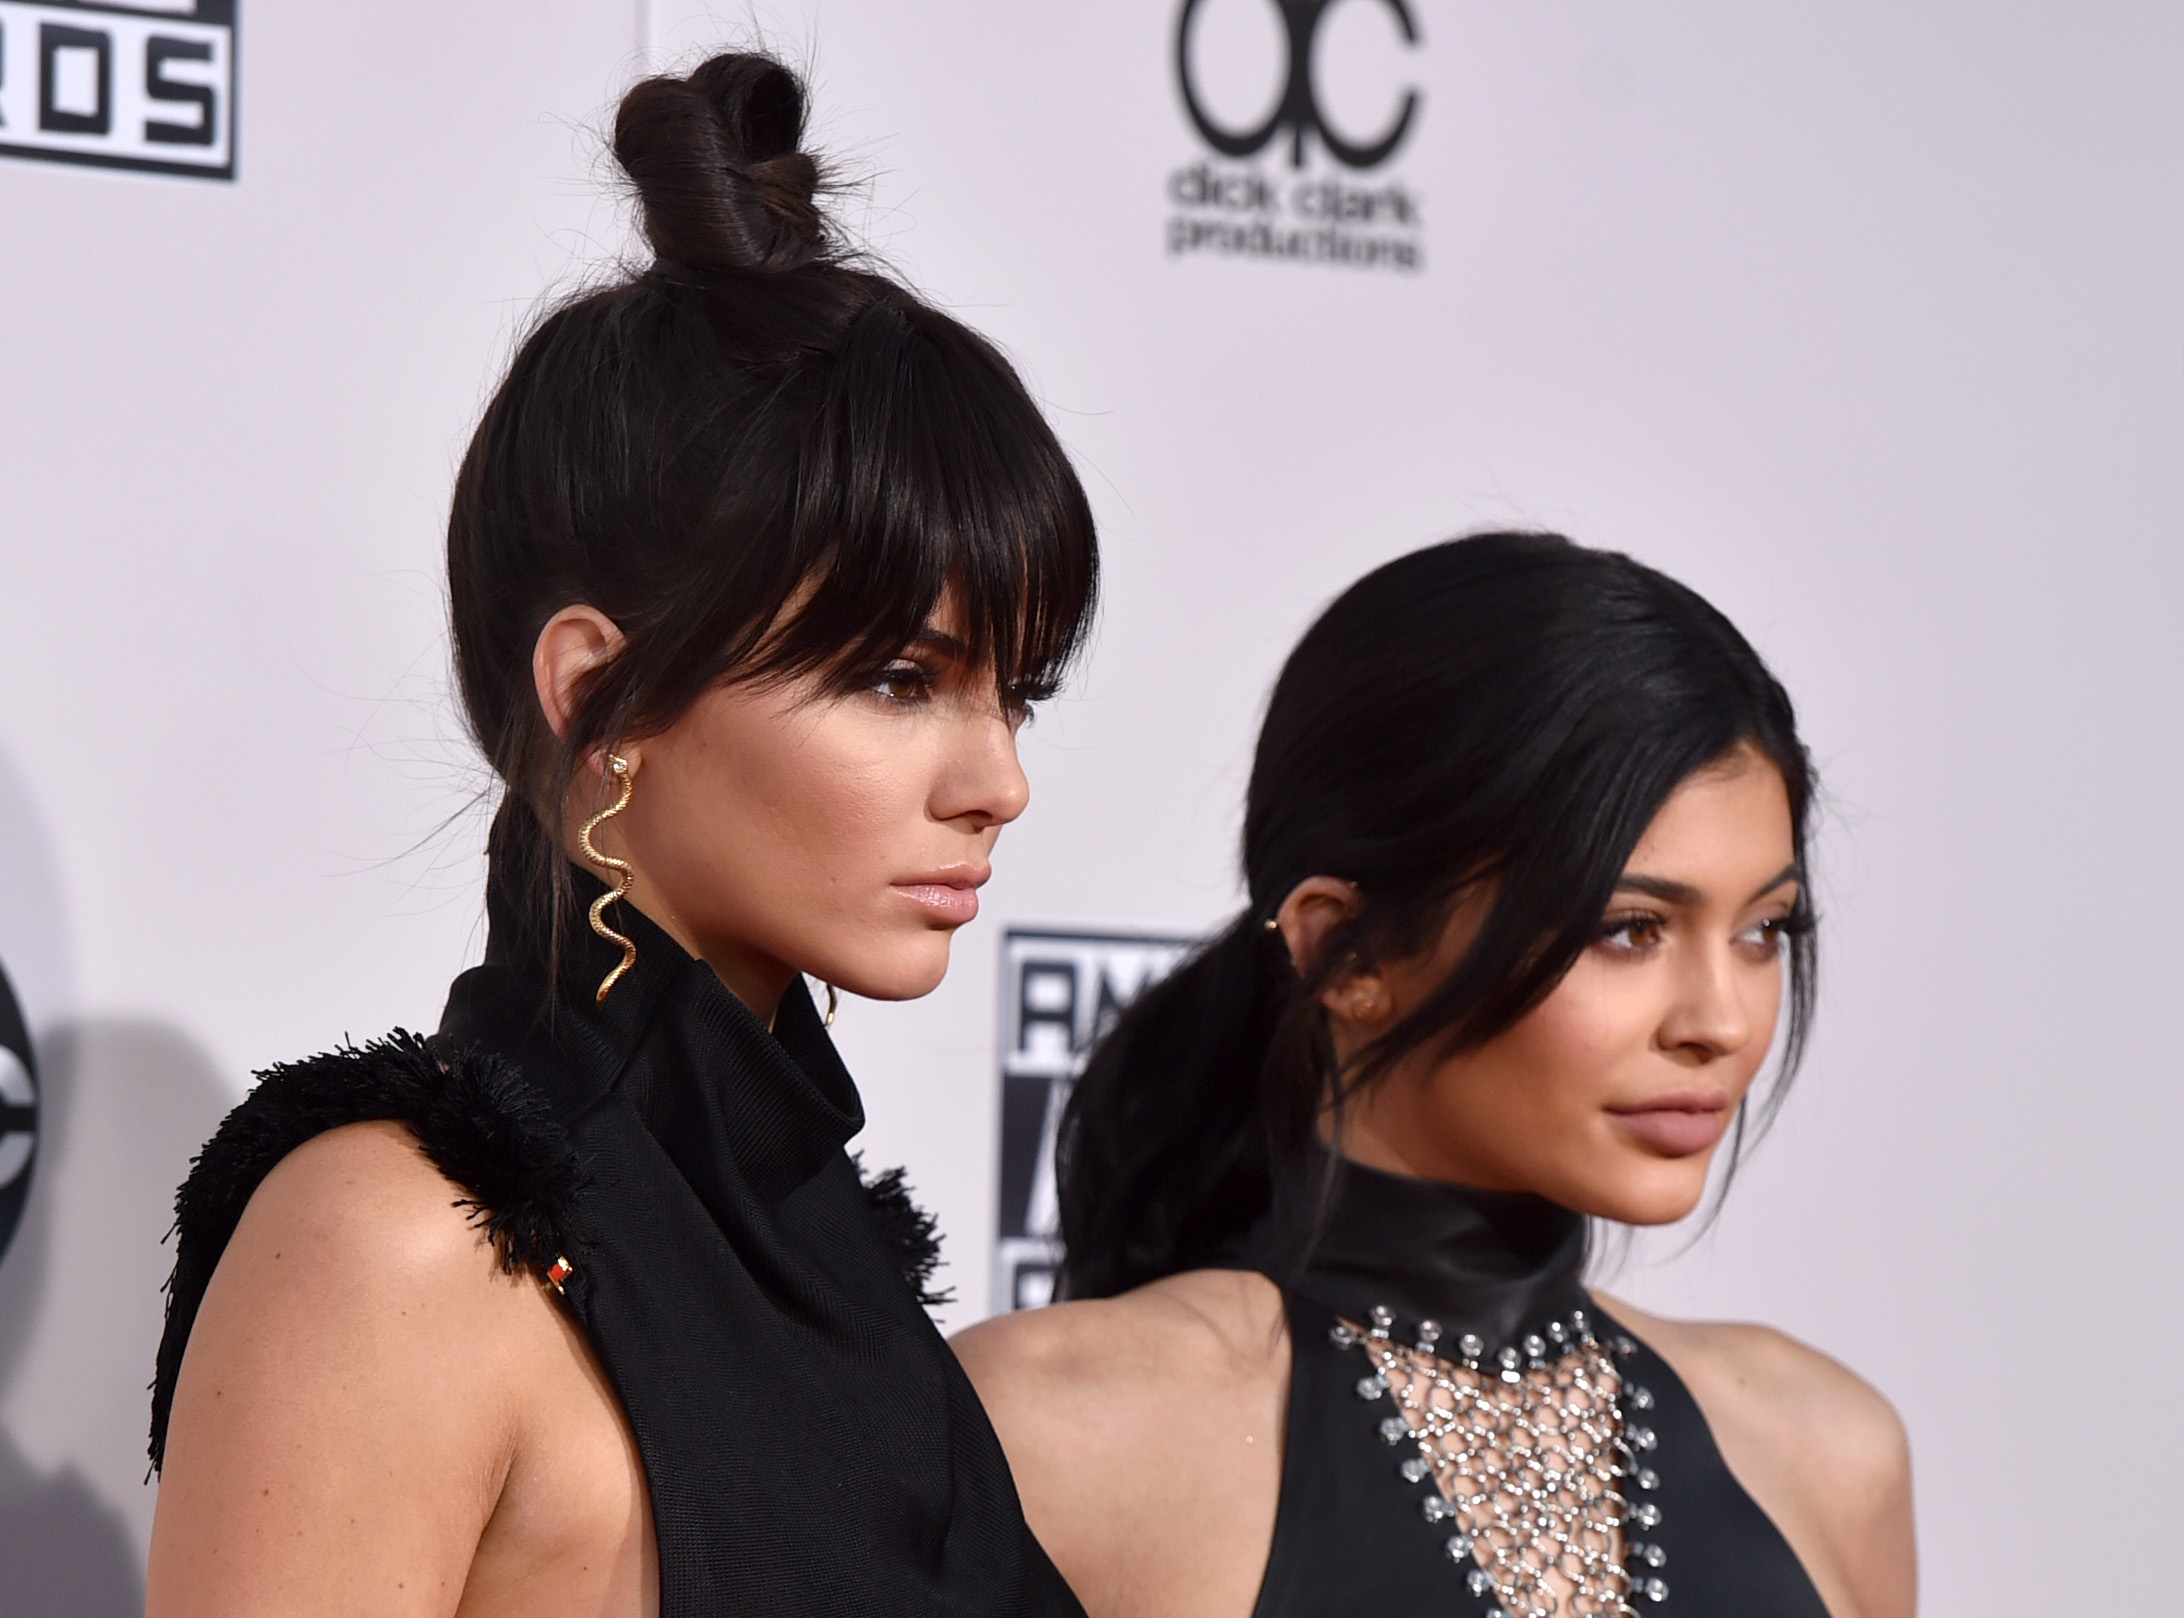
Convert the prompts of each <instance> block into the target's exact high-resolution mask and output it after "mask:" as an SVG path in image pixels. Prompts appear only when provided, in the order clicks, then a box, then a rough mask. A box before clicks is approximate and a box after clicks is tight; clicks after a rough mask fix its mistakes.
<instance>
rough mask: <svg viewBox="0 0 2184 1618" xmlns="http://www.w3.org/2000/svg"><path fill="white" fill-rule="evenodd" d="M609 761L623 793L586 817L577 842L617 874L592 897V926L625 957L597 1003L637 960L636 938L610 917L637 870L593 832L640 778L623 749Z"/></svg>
mask: <svg viewBox="0 0 2184 1618" xmlns="http://www.w3.org/2000/svg"><path fill="white" fill-rule="evenodd" d="M606 762H607V768H608V770H609V771H611V772H612V773H613V775H614V778H615V780H617V781H619V782H620V783H621V786H622V791H621V795H620V796H619V797H617V798H616V799H615V800H614V802H613V803H611V804H609V805H608V806H607V807H606V808H604V809H602V810H600V811H599V813H597V814H596V815H593V816H592V817H591V819H589V820H587V821H585V822H584V829H583V830H582V831H580V832H578V833H577V834H576V846H577V847H578V848H581V849H582V850H583V851H584V858H586V859H588V860H590V861H591V862H592V864H594V865H596V866H598V867H599V868H600V869H601V870H604V871H611V872H612V873H613V874H614V891H613V892H611V893H602V894H601V895H600V896H599V897H598V898H596V899H594V900H593V901H592V906H591V930H592V931H593V932H595V933H597V934H598V935H599V936H600V937H601V938H604V939H605V940H606V941H607V942H608V943H610V944H619V945H621V946H622V958H621V960H620V961H618V962H617V963H616V964H615V968H614V970H613V971H611V972H609V973H608V974H607V975H606V976H605V977H603V978H601V979H600V980H599V993H598V994H597V995H595V996H594V997H593V1001H594V1003H595V1004H604V1003H605V1001H606V998H607V991H608V990H609V989H611V988H613V987H614V986H615V985H616V984H617V983H619V982H621V981H622V974H623V973H625V972H627V971H628V970H629V969H630V968H631V967H633V966H635V965H636V964H637V942H636V940H635V939H632V938H625V937H623V936H622V934H620V933H618V932H616V931H615V930H614V929H613V928H612V927H609V926H608V925H607V920H606V909H607V906H608V905H610V904H613V903H614V901H615V900H617V899H622V898H627V897H628V895H629V885H630V883H631V881H632V880H634V879H635V877H636V874H637V873H636V872H635V871H634V870H632V869H631V868H630V863H629V861H628V860H618V859H616V858H615V857H614V856H613V855H611V854H602V853H600V852H599V850H598V849H597V848H595V847H593V846H592V840H591V839H592V833H593V832H595V831H597V830H598V829H599V828H600V826H601V825H602V824H604V823H605V822H607V821H609V820H612V819H613V818H614V817H615V816H616V815H618V814H620V813H621V812H622V811H623V810H624V809H627V808H628V807H629V800H630V794H631V793H632V792H634V791H635V790H636V782H635V780H634V779H633V778H632V777H631V775H630V773H629V760H628V759H626V758H624V757H622V755H621V754H619V753H609V754H608V755H607V760H606Z"/></svg>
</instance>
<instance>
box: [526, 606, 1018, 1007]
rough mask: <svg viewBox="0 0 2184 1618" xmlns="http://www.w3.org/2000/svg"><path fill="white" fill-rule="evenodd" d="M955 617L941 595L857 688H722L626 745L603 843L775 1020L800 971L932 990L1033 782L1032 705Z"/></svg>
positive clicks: (854, 988) (637, 891)
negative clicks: (1009, 689)
mask: <svg viewBox="0 0 2184 1618" xmlns="http://www.w3.org/2000/svg"><path fill="white" fill-rule="evenodd" d="M571 610H572V611H580V610H584V609H571ZM564 616H566V615H564ZM557 621H558V620H557ZM548 627H549V631H550V630H551V628H552V626H551V625H549V626H548ZM608 627H609V628H610V629H611V625H610V626H608ZM952 627H953V621H952V614H951V612H950V611H949V610H948V609H946V608H944V609H943V610H942V611H941V612H940V613H936V614H935V617H934V621H933V622H932V623H931V624H929V625H928V626H927V629H926V631H925V633H924V634H923V635H922V636H921V637H920V639H919V640H918V642H917V643H916V644H913V645H912V646H911V647H910V648H909V649H908V650H907V651H906V652H905V653H904V654H903V655H902V656H901V657H900V658H898V659H897V660H896V661H895V662H893V663H891V664H890V665H889V666H888V667H887V668H886V669H885V670H884V671H883V672H882V673H880V674H879V675H877V676H875V677H874V678H873V679H872V680H871V681H870V682H869V683H868V684H867V685H866V686H865V687H864V688H863V689H860V690H858V691H855V692H852V693H850V694H849V695H846V696H843V695H837V694H834V693H831V692H828V691H825V690H824V689H823V688H822V687H821V685H820V683H819V681H818V680H817V679H816V678H814V679H808V680H800V681H797V682H794V683H791V684H787V685H777V686H767V685H758V686H752V685H728V686H720V687H716V688H715V689H713V690H712V691H710V692H708V693H707V694H706V695H704V696H703V697H701V698H699V699H698V701H697V702H696V703H695V704H694V705H693V706H692V707H691V708H690V710H689V711H688V712H687V713H685V714H684V715H683V716H682V718H680V719H679V720H677V721H676V723H675V724H674V725H673V726H671V727H670V728H669V729H667V730H665V731H663V732H661V733H660V734H659V735H656V736H650V737H646V738H644V739H643V740H641V741H633V742H631V743H629V744H628V745H626V746H625V747H623V748H622V749H620V751H621V754H622V756H623V757H625V758H626V759H628V760H629V763H630V767H631V775H632V790H631V797H630V804H629V807H628V808H627V809H626V810H624V811H623V812H622V813H621V814H619V815H617V816H615V817H614V818H613V819H611V820H609V821H608V822H606V823H605V824H604V825H603V826H601V827H600V828H599V830H598V831H597V832H596V833H595V834H594V837H593V841H594V843H595V844H597V845H598V846H599V847H600V848H601V850H602V851H603V852H606V853H609V854H614V855H617V856H619V857H621V858H623V859H626V860H628V861H629V862H630V864H631V865H632V866H633V867H634V868H635V873H636V874H635V879H634V881H633V883H632V886H631V889H630V898H631V900H632V901H633V902H634V903H635V904H636V905H637V906H638V908H639V909H641V910H642V911H643V912H644V913H645V914H646V915H647V916H650V917H651V918H652V919H653V920H654V921H656V922H658V923H659V924H660V925H661V926H662V927H663V928H665V929H666V930H667V931H668V932H669V933H670V934H672V935H673V936H674V937H675V938H676V940H677V941H678V942H680V943H681V944H682V945H683V947H684V948H686V949H688V950H689V951H690V952H691V953H692V954H694V955H698V956H700V957H702V958H703V959H704V960H706V961H707V962H708V963H709V964H710V965H712V967H713V968H714V970H715V971H716V972H718V973H719V974H720V976H721V978H722V980H723V981H725V982H726V983H727V984H728V986H729V987H730V988H731V989H733V990H735V991H736V993H737V994H738V995H740V996H742V998H743V999H744V1000H745V1002H746V1003H748V1004H749V1005H750V1006H751V1007H752V1009H753V1010H754V1011H756V1012H757V1013H758V1014H759V1015H760V1016H761V1018H768V1019H770V1018H771V1016H772V1014H773V1010H774V1007H775V1006H776V1004H777V1003H778V1001H779V998H780V995H781V993H782V991H783V990H784V989H785V988H786V987H787V985H788V983H789V982H790V980H791V979H792V978H793V977H794V975H795V974H796V973H798V972H808V973H810V974H811V975H812V976H814V977H816V978H820V979H822V980H824V981H826V982H829V983H833V984H835V985H836V986H838V987H839V988H841V989H844V990H846V991H848V992H849V993H852V994H859V995H865V996H869V997H871V998H873V999H879V1000H905V999H910V998H913V997H915V996H917V995H922V994H926V993H929V992H930V991H931V990H932V989H933V988H934V987H936V986H937V985H938V984H939V982H940V980H941V978H942V977H943V975H945V974H946V972H947V970H948V945H949V941H950V939H951V938H952V937H953V936H954V933H955V930H956V929H957V928H958V927H960V926H962V925H963V924H964V923H965V922H967V921H969V920H970V919H971V918H972V917H973V916H975V915H977V913H978V892H977V890H978V888H979V886H980V885H981V884H982V883H984V882H985V881H986V879H987V877H988V876H989V875H990V874H991V869H992V868H991V866H990V864H989V863H988V861H989V858H990V856H991V855H992V852H993V845H994V841H995V839H996V838H998V837H999V836H1000V833H1001V828H1002V827H1003V826H1005V825H1007V824H1008V823H1009V822H1010V821H1012V820H1014V819H1015V818H1016V817H1017V816H1018V815H1020V814H1021V813H1023V810H1024V805H1025V803H1026V801H1027V800H1028V798H1029V797H1030V788H1029V786H1028V785H1027V783H1026V782H1025V779H1024V772H1023V770H1022V769H1021V768H1020V767H1019V765H1018V763H1017V756H1016V731H1017V728H1018V726H1019V725H1020V724H1021V723H1022V719H1023V715H1022V712H1021V710H1020V709H1017V708H1014V707H1012V706H1011V705H1008V704H1006V703H1004V702H1003V700H1002V699H1001V696H1000V694H999V692H998V691H997V689H996V685H995V680H994V676H993V671H992V670H991V669H990V668H979V667H975V666H973V665H971V664H970V663H969V662H967V661H966V659H965V657H964V655H963V646H962V642H961V641H960V640H959V639H958V638H957V637H956V636H955V635H954V634H953V633H951V629H952ZM541 645H542V658H543V647H544V638H543V637H542V642H541ZM546 684H547V681H546V678H545V676H544V675H542V676H541V686H542V688H543V687H544V686H545V685H546ZM604 790H605V789H604V787H603V785H601V784H600V783H599V781H598V777H597V776H596V774H594V775H591V776H589V777H587V778H584V780H583V781H581V782H580V790H579V792H578V794H577V795H576V799H575V800H574V801H573V802H572V805H571V819H572V823H580V822H581V819H582V818H584V817H585V816H587V815H589V814H590V813H593V812H595V811H596V809H597V808H598V807H599V806H600V805H601V804H602V803H605V802H611V801H612V799H611V797H610V796H594V795H595V794H601V793H604Z"/></svg>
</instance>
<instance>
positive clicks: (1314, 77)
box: [1166, 0, 1425, 271]
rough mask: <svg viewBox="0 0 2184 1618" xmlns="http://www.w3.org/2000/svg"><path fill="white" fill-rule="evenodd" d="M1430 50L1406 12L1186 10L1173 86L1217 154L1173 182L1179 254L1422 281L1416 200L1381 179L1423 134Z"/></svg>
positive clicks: (1311, 7) (1300, 0)
mask: <svg viewBox="0 0 2184 1618" xmlns="http://www.w3.org/2000/svg"><path fill="white" fill-rule="evenodd" d="M1375 19H1377V21H1378V23H1379V26H1378V28H1377V29H1375V28H1374V27H1373V26H1372V24H1373V23H1374V21H1375ZM1422 44H1423V40H1422V38H1421V35H1420V32H1419V28H1418V20H1417V18H1416V16H1415V15H1414V14H1413V13H1412V11H1411V7H1410V5H1409V3H1408V0H1182V5H1181V8H1180V9H1179V10H1178V11H1177V13H1176V24H1175V41H1174V53H1175V76H1176V88H1177V91H1178V93H1179V95H1180V97H1181V100H1182V106H1183V114H1184V119H1185V121H1186V122H1187V123H1188V125H1189V126H1190V128H1191V129H1192V130H1193V131H1194V132H1195V133H1196V134H1197V136H1198V138H1199V140H1200V141H1201V142H1202V143H1203V144H1204V145H1205V147H1206V148H1207V150H1208V151H1210V152H1211V153H1212V154H1213V155H1212V156H1211V157H1210V158H1206V159H1201V160H1200V161H1199V162H1196V163H1192V164H1189V165H1186V166H1184V167H1182V168H1178V169H1176V170H1174V171H1173V172H1171V173H1170V174H1169V176H1168V184H1167V201H1168V204H1169V207H1170V210H1171V211H1170V213H1169V215H1168V220H1167V226H1166V237H1167V246H1168V253H1169V256H1170V257H1175V258H1180V257H1184V256H1186V255H1194V254H1214V255H1218V256H1223V257H1241V258H1259V259H1267V260H1273V261H1278V262H1284V263H1301V264H1335V265H1345V266H1348V267H1351V268H1356V269H1392V270H1406V271H1416V270H1418V269H1421V268H1422V267H1423V266H1424V262H1425V252H1424V247H1425V244H1424V227H1425V220H1424V214H1423V209H1422V206H1421V203H1420V200H1419V197H1418V193H1417V192H1416V190H1414V189H1413V188H1412V187H1411V186H1410V185H1409V184H1407V183H1406V182H1405V181H1404V180H1403V178H1402V177H1401V176H1400V175H1397V174H1391V173H1386V172H1383V171H1384V170H1385V169H1386V166H1387V165H1388V164H1390V163H1392V162H1393V160H1394V159H1395V158H1396V156H1397V155H1398V154H1399V153H1400V152H1401V151H1402V150H1403V148H1404V146H1405V145H1406V144H1407V143H1408V142H1409V140H1410V139H1411V137H1412V135H1413V134H1414V133H1415V132H1416V130H1417V126H1418V123H1419V118H1420V111H1421V108H1422V106H1423V104H1424V103H1423V97H1422V95H1421V93H1420V91H1419V89H1418V87H1417V86H1416V85H1415V84H1413V83H1410V82H1408V81H1407V78H1406V75H1405V73H1404V71H1403V66H1402V64H1403V63H1404V61H1405V60H1406V59H1407V58H1408V57H1410V56H1411V55H1412V54H1413V53H1415V52H1416V51H1417V50H1418V49H1419V48H1420V47H1421V45H1422ZM1361 101H1362V102H1363V103H1365V104H1366V109H1365V110H1364V111H1363V112H1362V114H1361V113H1360V110H1359V104H1360V102H1361ZM1223 103H1226V106H1225V107H1224V105H1223ZM1361 117H1362V119H1363V122H1362V123H1361V122H1360V118H1361ZM1269 154H1271V155H1273V156H1274V157H1275V159H1276V165H1277V166H1274V167H1271V168H1270V167H1269V166H1268V165H1267V164H1266V163H1264V162H1263V161H1262V158H1264V157H1265V156H1267V155H1269ZM1283 159H1286V162H1282V160H1283Z"/></svg>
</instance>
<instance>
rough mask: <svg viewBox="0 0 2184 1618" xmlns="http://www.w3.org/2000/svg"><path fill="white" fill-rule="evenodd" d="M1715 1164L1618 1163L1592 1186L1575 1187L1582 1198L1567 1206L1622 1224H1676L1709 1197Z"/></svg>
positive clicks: (1698, 1160)
mask: <svg viewBox="0 0 2184 1618" xmlns="http://www.w3.org/2000/svg"><path fill="white" fill-rule="evenodd" d="M1712 1161H1713V1154H1712V1153H1705V1154H1702V1155H1701V1156H1698V1157H1692V1158H1677V1159H1672V1160H1666V1161H1664V1160H1663V1159H1661V1158H1647V1159H1646V1160H1645V1161H1643V1162H1642V1163H1619V1164H1616V1165H1614V1166H1613V1167H1612V1168H1610V1169H1609V1170H1608V1171H1607V1172H1605V1173H1602V1174H1600V1175H1599V1176H1598V1177H1597V1178H1593V1179H1592V1180H1591V1183H1590V1184H1587V1185H1583V1186H1581V1187H1578V1188H1575V1189H1576V1191H1577V1193H1578V1194H1577V1195H1576V1196H1574V1197H1573V1198H1571V1199H1569V1200H1568V1202H1567V1205H1568V1206H1570V1207H1573V1208H1576V1209H1577V1210H1578V1212H1580V1213H1585V1214H1590V1215H1592V1216H1593V1217H1594V1218H1595V1219H1612V1220H1614V1221H1615V1222H1616V1223H1617V1224H1619V1225H1673V1224H1675V1223H1676V1221H1677V1220H1679V1219H1683V1218H1686V1217H1687V1216H1689V1214H1690V1213H1691V1211H1692V1210H1693V1209H1694V1208H1696V1207H1698V1205H1699V1199H1700V1198H1702V1197H1704V1196H1705V1195H1706V1171H1707V1168H1708V1166H1709V1165H1710V1164H1711V1163H1712ZM1555 1200H1556V1201H1564V1200H1565V1199H1563V1198H1559V1197H1558V1198H1556V1199H1555Z"/></svg>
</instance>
